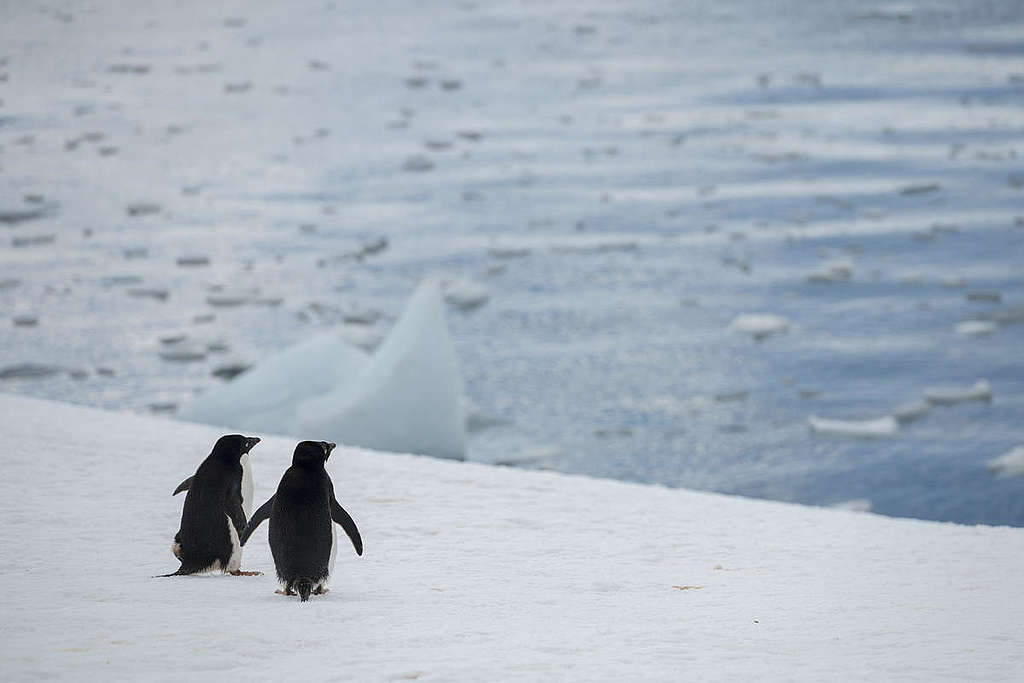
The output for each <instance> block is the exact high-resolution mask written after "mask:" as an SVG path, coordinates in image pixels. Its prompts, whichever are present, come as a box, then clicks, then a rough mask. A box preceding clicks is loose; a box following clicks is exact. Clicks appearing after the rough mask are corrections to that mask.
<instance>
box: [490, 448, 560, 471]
mask: <svg viewBox="0 0 1024 683" xmlns="http://www.w3.org/2000/svg"><path fill="white" fill-rule="evenodd" d="M563 456H565V451H564V450H562V449H561V448H559V447H558V446H533V447H530V448H525V449H523V450H522V451H519V452H518V453H515V454H513V455H509V456H507V457H505V458H502V459H500V460H495V461H494V464H495V465H501V466H503V467H522V466H527V465H529V466H533V467H543V466H544V465H545V464H547V463H548V462H550V461H552V460H556V459H558V458H561V457H563Z"/></svg>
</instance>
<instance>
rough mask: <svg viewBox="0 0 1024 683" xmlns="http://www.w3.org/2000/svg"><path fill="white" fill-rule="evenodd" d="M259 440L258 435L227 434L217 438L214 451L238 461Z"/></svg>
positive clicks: (217, 454) (216, 453)
mask: <svg viewBox="0 0 1024 683" xmlns="http://www.w3.org/2000/svg"><path fill="white" fill-rule="evenodd" d="M259 442H260V439H259V437H256V436H242V435H241V434H227V435H225V436H222V437H220V438H219V439H217V443H216V444H214V446H213V453H214V455H216V456H218V457H221V458H225V459H228V460H234V461H237V460H238V459H239V458H241V457H242V456H243V455H245V454H246V453H248V452H249V451H250V450H251V449H252V447H253V446H255V445H256V444H258V443H259Z"/></svg>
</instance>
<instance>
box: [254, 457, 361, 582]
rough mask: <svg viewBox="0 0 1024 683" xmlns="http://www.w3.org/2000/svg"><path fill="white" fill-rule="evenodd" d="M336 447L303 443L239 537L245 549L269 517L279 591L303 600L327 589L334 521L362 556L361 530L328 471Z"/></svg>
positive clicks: (330, 566)
mask: <svg viewBox="0 0 1024 683" xmlns="http://www.w3.org/2000/svg"><path fill="white" fill-rule="evenodd" d="M334 448H335V444H333V443H328V442H326V441H302V442H300V443H299V444H298V445H297V446H296V447H295V454H294V455H293V457H292V466H291V467H289V468H288V469H287V470H286V471H285V473H284V476H282V477H281V483H280V484H279V485H278V487H277V493H275V494H274V495H273V496H271V497H270V500H268V501H267V502H266V503H264V504H263V505H261V506H260V508H259V509H258V510H257V511H256V512H255V514H253V516H252V519H250V520H249V523H248V524H247V525H246V527H245V530H244V531H242V534H241V539H240V540H241V544H242V545H245V542H246V541H247V540H249V536H251V535H252V532H253V531H255V530H256V527H258V526H259V525H260V524H262V523H263V520H265V519H267V518H269V519H270V532H269V534H268V535H269V538H270V552H271V554H272V555H273V556H274V566H275V567H276V569H277V578H278V579H279V580H280V582H281V585H282V589H281V590H278V591H277V592H278V593H280V594H281V595H295V594H296V592H298V595H299V600H300V601H301V602H306V601H307V600H309V596H310V594H313V595H321V594H323V593H326V592H327V591H328V589H327V581H328V579H329V578H330V576H331V573H332V571H333V570H334V556H335V554H336V547H335V546H336V541H337V535H336V532H335V529H334V525H333V524H331V522H332V520H333V521H334V522H337V523H338V524H339V525H340V526H341V528H342V529H344V530H345V533H346V534H348V537H349V540H351V541H352V546H353V547H354V548H355V550H356V554H357V555H362V554H363V539H362V537H361V536H360V535H359V529H357V528H356V523H355V522H354V521H352V517H350V516H349V514H348V512H346V511H345V508H343V507H341V504H340V503H338V499H337V498H336V497H335V495H334V483H333V482H332V481H331V477H330V475H328V474H327V470H326V469H324V465H325V463H326V462H327V458H328V457H330V455H331V451H332V450H334Z"/></svg>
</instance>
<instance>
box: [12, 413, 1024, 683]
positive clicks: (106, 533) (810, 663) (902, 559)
mask: <svg viewBox="0 0 1024 683" xmlns="http://www.w3.org/2000/svg"><path fill="white" fill-rule="evenodd" d="M218 434H219V433H218V432H217V431H216V430H214V429H212V428H210V427H206V426H199V425H191V424H186V423H172V422H168V421H165V420H159V419H155V418H150V417H141V416H132V415H126V414H118V413H112V412H103V411H100V410H96V409H91V408H82V407H74V406H70V405H64V404H60V403H52V402H47V401H42V400H38V399H29V398H21V397H14V396H7V395H0V454H2V458H3V468H4V475H5V476H4V477H2V478H0V520H3V521H2V524H0V547H3V549H4V552H3V554H2V556H0V557H2V559H0V578H2V581H3V585H4V591H3V597H2V598H0V600H2V602H0V628H2V632H0V661H2V662H3V670H4V678H5V679H7V680H34V679H39V678H57V679H68V680H101V679H102V680H142V679H145V680H168V681H169V680H182V679H186V680H207V679H209V678H210V677H216V678H218V679H223V680H247V681H250V680H251V681H258V680H282V679H284V678H285V677H286V676H289V675H294V673H295V672H298V671H301V672H302V673H303V674H304V676H305V677H307V678H309V679H312V680H357V681H387V680H411V679H415V680H425V681H427V680H435V681H461V680H466V681H479V680H552V679H558V680H609V681H611V680H648V681H651V680H654V681H657V680H664V681H676V680H682V679H688V678H692V679H699V680H737V679H740V680H750V679H754V678H756V679H757V680H765V679H770V680H780V679H786V680H794V679H796V680H816V681H817V680H849V679H850V678H858V679H862V680H872V679H875V680H894V679H901V680H936V679H939V678H944V677H946V678H954V679H960V680H969V679H973V680H1013V679H1015V678H1017V676H1018V675H1019V672H1020V671H1021V670H1022V667H1024V655H1022V653H1024V647H1022V645H1024V643H1022V637H1021V635H1020V628H1019V624H1020V623H1021V622H1022V620H1024V603H1022V602H1021V601H1020V600H1017V599H1016V597H1017V596H1019V595H1021V594H1022V592H1024V575H1022V574H1021V572H1020V571H1019V564H1020V558H1021V557H1024V530H1021V529H1011V528H992V527H966V526H956V525H951V524H938V523H933V522H921V521H911V520H898V519H889V518H884V517H878V516H875V515H871V514H864V513H854V512H848V511H841V510H828V509H817V508H809V507H801V506H795V505H789V504H783V503H772V502H764V501H752V500H746V499H742V498H735V497H728V496H722V495H714V494H707V493H697V492H690V491H685V490H671V489H667V488H662V487H655V486H642V485H637V484H628V483H623V482H615V481H609V480H598V479H589V478H584V477H578V476H567V475H563V474H556V473H551V472H531V471H522V470H515V469H506V468H497V467H491V466H486V465H479V464H468V463H453V462H446V461H440V460H435V459H431V458H424V457H415V456H409V455H388V454H383V453H375V452H370V451H366V450H358V449H345V448H339V450H338V451H336V452H335V454H334V455H333V456H332V458H331V460H330V467H329V469H330V471H331V473H332V476H333V479H334V482H335V487H336V489H337V492H338V496H339V498H340V499H341V500H342V502H343V504H344V505H345V506H346V507H347V509H348V510H349V511H350V512H351V513H352V514H353V516H354V518H355V520H356V522H357V523H358V525H359V527H360V529H361V531H362V534H363V538H364V540H365V544H366V553H365V555H364V556H363V557H362V558H357V557H356V556H355V555H354V554H353V553H351V552H348V548H347V547H346V548H344V551H345V552H342V553H340V554H339V558H338V565H337V568H336V577H335V580H334V581H333V585H332V589H333V590H332V591H331V593H330V594H329V595H327V596H325V597H321V598H315V599H314V600H312V601H311V602H310V603H309V604H308V605H300V604H299V603H298V602H297V601H296V600H295V599H288V598H283V597H281V596H278V595H275V594H274V593H273V589H274V587H275V584H274V580H273V577H272V576H271V575H269V574H265V575H263V576H259V577H254V578H242V577H239V578H235V577H229V576H225V577H221V576H211V577H198V578H180V579H154V578H150V576H151V575H152V574H156V573H158V572H162V571H166V570H170V569H173V568H174V567H175V566H176V565H175V562H174V561H173V558H172V557H171V554H170V551H169V544H170V539H171V535H172V534H173V532H174V530H175V528H176V525H177V523H178V515H179V514H180V509H181V500H180V498H177V499H176V498H172V497H171V495H170V493H171V491H172V490H173V488H174V485H175V484H176V483H177V482H178V481H180V480H181V479H182V478H183V477H184V476H185V475H186V474H188V473H190V472H191V471H192V469H193V468H194V467H195V466H196V465H197V463H198V462H199V461H200V459H201V458H202V457H203V456H204V455H205V454H206V453H207V452H208V449H209V447H210V445H211V444H212V442H213V440H214V439H215V437H216V436H218ZM261 436H265V435H261ZM293 445H294V444H293V441H292V440H287V439H282V438H274V437H271V438H265V440H264V441H263V442H262V443H261V444H259V446H258V447H257V448H255V449H254V450H253V455H252V463H253V469H254V474H255V477H256V493H257V500H259V501H262V500H263V499H264V498H265V497H266V496H268V495H269V494H270V492H271V490H272V489H273V487H274V486H275V485H276V482H277V478H278V476H279V475H280V473H281V472H282V471H283V469H284V468H285V466H286V464H287V463H288V461H289V458H290V452H291V449H292V446H293ZM243 567H245V568H248V569H260V570H263V571H265V572H271V571H272V564H271V561H270V555H269V551H268V548H267V544H266V531H265V527H264V528H263V529H261V530H260V531H259V532H258V533H257V534H256V535H254V536H253V538H252V540H251V541H250V544H249V545H248V546H247V547H246V553H245V556H244V561H243Z"/></svg>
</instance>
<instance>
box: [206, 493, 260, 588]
mask: <svg viewBox="0 0 1024 683" xmlns="http://www.w3.org/2000/svg"><path fill="white" fill-rule="evenodd" d="M250 500H251V499H250ZM224 518H225V519H226V520H227V521H228V538H230V539H231V555H230V556H229V557H228V563H227V565H226V566H224V567H223V569H224V571H225V572H237V571H238V570H239V569H240V568H241V566H242V544H241V543H240V542H239V540H238V529H236V528H235V524H234V522H232V521H231V517H230V516H228V515H227V514H225V515H224ZM219 563H220V560H217V561H216V562H214V564H215V565H216V564H219Z"/></svg>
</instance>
